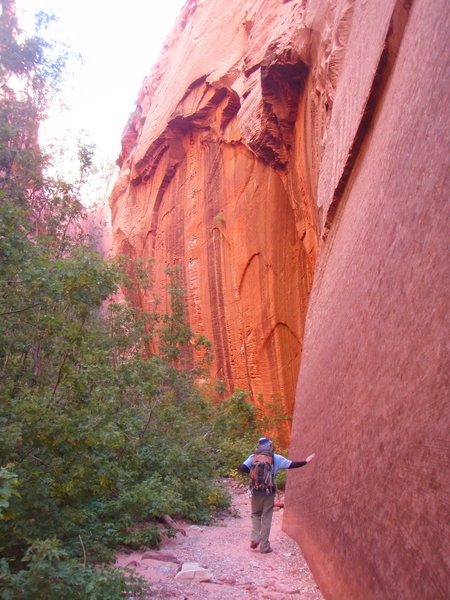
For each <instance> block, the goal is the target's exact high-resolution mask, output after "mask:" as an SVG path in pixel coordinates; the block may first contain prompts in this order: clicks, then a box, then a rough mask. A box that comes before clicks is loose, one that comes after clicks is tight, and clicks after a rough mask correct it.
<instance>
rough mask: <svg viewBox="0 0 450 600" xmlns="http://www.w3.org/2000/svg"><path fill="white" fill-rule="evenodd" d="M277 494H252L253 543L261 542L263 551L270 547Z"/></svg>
mask: <svg viewBox="0 0 450 600" xmlns="http://www.w3.org/2000/svg"><path fill="white" fill-rule="evenodd" d="M274 502H275V494H252V538H251V541H252V542H259V544H260V548H261V550H267V549H268V548H269V546H270V544H269V535H270V527H271V525H272V515H273V504H274Z"/></svg>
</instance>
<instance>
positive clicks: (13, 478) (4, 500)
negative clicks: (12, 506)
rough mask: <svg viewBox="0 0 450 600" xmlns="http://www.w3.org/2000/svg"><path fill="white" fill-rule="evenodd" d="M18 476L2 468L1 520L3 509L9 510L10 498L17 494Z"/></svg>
mask: <svg viewBox="0 0 450 600" xmlns="http://www.w3.org/2000/svg"><path fill="white" fill-rule="evenodd" d="M16 486H17V475H16V473H11V472H10V471H8V469H6V468H5V467H0V519H1V518H2V517H3V509H5V508H8V506H9V501H10V498H11V496H12V495H13V494H17V492H16V491H15V489H14V488H15V487H16Z"/></svg>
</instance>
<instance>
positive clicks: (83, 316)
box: [0, 0, 227, 599]
mask: <svg viewBox="0 0 450 600" xmlns="http://www.w3.org/2000/svg"><path fill="white" fill-rule="evenodd" d="M5 6H6V0H4V1H3V2H2V7H3V8H4V7H5ZM5 14H6V13H5ZM3 17H4V14H2V18H1V19H0V63H1V66H0V79H1V82H2V83H3V88H2V91H3V92H4V94H3V95H2V98H1V99H0V116H1V117H2V119H1V126H0V317H1V318H0V465H2V464H3V465H5V468H3V469H2V470H1V472H0V485H1V487H0V507H1V509H2V515H1V517H2V518H1V519H0V553H1V555H2V557H3V562H2V569H3V574H2V575H1V578H2V588H3V590H4V591H3V592H2V593H3V597H5V598H63V597H64V598H90V599H92V598H102V599H104V598H119V597H120V598H123V597H124V595H125V596H127V595H132V596H133V597H135V598H138V597H140V595H139V594H140V592H139V589H141V588H140V587H139V586H140V584H139V582H137V581H136V582H135V580H133V579H129V578H127V579H124V578H123V575H122V574H120V573H119V572H117V571H108V570H105V569H101V568H96V567H94V566H93V565H94V564H95V563H98V561H99V560H108V559H110V558H111V557H112V554H113V552H114V549H115V548H116V547H117V546H118V545H120V544H127V545H129V546H131V547H138V546H141V545H146V546H157V545H158V543H159V542H160V540H161V537H162V535H164V534H166V532H165V531H164V530H163V529H162V527H161V526H160V525H159V523H158V520H159V519H160V518H161V517H162V516H164V515H166V514H168V515H172V516H176V515H181V516H184V517H185V518H189V519H192V520H196V521H207V520H208V519H210V518H211V511H212V510H214V509H215V508H216V507H219V506H224V505H225V504H226V503H227V497H226V494H225V493H223V492H220V490H219V488H218V487H217V485H216V484H214V483H213V481H212V480H213V476H214V474H215V471H214V464H213V453H212V449H211V447H210V445H209V442H208V427H209V422H208V419H209V417H210V411H209V407H208V405H207V403H206V402H205V401H204V400H203V399H202V398H201V396H200V395H199V393H198V392H197V390H196V388H195V385H194V382H195V379H196V378H197V377H198V376H199V375H200V374H202V373H203V372H204V369H205V367H206V366H207V364H208V362H209V360H210V352H211V348H210V344H209V342H208V341H207V340H206V339H205V338H202V337H195V336H194V335H193V333H192V332H191V331H190V329H189V327H187V325H186V319H185V304H184V303H185V300H184V292H183V290H182V286H181V276H180V273H179V272H178V271H176V270H170V271H168V273H167V277H168V297H169V300H170V310H169V312H168V313H165V312H163V311H160V310H159V305H160V303H159V301H158V299H157V298H153V299H154V300H155V301H154V310H153V311H152V312H150V313H144V312H142V311H140V310H138V309H136V308H133V307H132V305H131V304H130V305H127V304H122V305H118V304H114V303H112V302H109V301H108V298H109V297H110V296H111V294H114V293H115V292H116V291H117V290H118V288H119V286H120V285H122V286H126V288H127V295H128V296H129V298H130V300H131V301H133V303H134V306H140V305H141V302H139V301H136V300H139V299H140V298H141V296H142V295H148V297H153V296H152V295H153V292H152V274H151V265H147V264H145V263H134V264H132V263H131V262H130V261H125V260H124V259H123V260H120V261H116V262H109V263H108V262H105V261H104V260H102V259H101V257H99V256H98V255H97V254H96V253H95V252H94V251H93V250H92V244H91V240H90V239H89V237H88V236H86V235H85V234H84V233H83V228H82V227H81V225H80V223H81V220H82V218H83V215H84V209H83V207H82V204H81V202H80V198H79V191H80V182H76V183H68V182H65V181H61V180H57V179H53V178H51V177H49V176H48V174H47V171H46V166H47V165H48V164H50V162H51V160H50V159H51V157H46V156H44V155H43V154H42V152H41V150H40V148H39V146H38V144H37V131H38V125H39V121H40V120H41V119H42V118H43V110H44V108H45V106H46V105H47V100H48V95H49V94H50V91H49V86H50V87H51V85H53V83H54V80H55V77H56V75H57V73H58V70H59V68H60V63H58V64H55V65H53V66H52V65H51V64H50V63H49V62H48V61H47V60H46V59H45V52H46V50H47V49H48V48H47V46H46V44H45V43H43V42H42V41H39V40H38V38H36V39H34V40H32V41H30V42H29V43H28V42H27V41H26V40H19V41H18V38H17V29H16V26H15V23H14V19H9V20H8V19H7V18H6V17H5V18H3ZM43 20H45V19H43ZM14 78H16V80H17V79H19V80H20V85H19V86H18V87H17V86H15V85H14V86H13V84H12V83H13V79H14ZM79 158H80V161H81V165H80V181H81V180H82V179H83V177H84V174H85V172H86V170H87V169H88V168H89V164H90V161H91V159H92V148H91V147H89V146H86V145H84V146H80V156H79ZM149 267H150V269H149ZM108 302H109V303H108ZM106 303H108V304H107V305H106ZM6 466H7V468H6ZM133 586H134V587H133Z"/></svg>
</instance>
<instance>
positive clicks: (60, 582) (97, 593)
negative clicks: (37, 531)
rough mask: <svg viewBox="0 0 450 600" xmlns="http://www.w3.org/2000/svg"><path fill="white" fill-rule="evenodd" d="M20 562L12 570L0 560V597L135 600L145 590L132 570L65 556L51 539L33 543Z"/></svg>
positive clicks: (41, 599)
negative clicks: (18, 565)
mask: <svg viewBox="0 0 450 600" xmlns="http://www.w3.org/2000/svg"><path fill="white" fill-rule="evenodd" d="M22 562H24V563H25V564H26V565H27V567H26V568H24V569H20V570H18V571H16V572H14V573H13V572H11V570H10V569H9V565H8V563H7V561H6V560H5V559H2V560H1V562H0V569H1V571H0V578H1V582H2V596H1V597H2V599H3V600H19V599H21V600H22V599H23V600H36V598H39V600H61V598H64V599H65V600H105V598H108V600H123V598H134V599H135V600H138V599H144V598H145V597H146V594H147V593H148V592H149V589H148V586H147V584H146V582H145V581H144V580H143V579H142V578H140V577H137V576H136V575H134V573H133V572H132V571H130V570H126V569H124V570H119V569H115V568H114V569H113V568H111V567H93V566H91V565H86V564H83V562H81V561H80V560H74V559H71V558H69V557H68V555H67V552H65V551H64V550H63V549H62V548H61V544H60V543H59V542H58V541H57V540H55V539H47V540H42V541H39V542H35V543H34V544H33V545H32V546H30V547H29V549H28V550H27V552H26V553H25V556H24V557H23V559H22Z"/></svg>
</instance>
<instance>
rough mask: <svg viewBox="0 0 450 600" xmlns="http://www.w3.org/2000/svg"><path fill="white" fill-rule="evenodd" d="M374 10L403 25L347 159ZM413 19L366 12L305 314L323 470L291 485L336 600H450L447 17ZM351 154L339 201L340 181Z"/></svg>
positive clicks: (332, 143) (339, 114)
mask: <svg viewBox="0 0 450 600" xmlns="http://www.w3.org/2000/svg"><path fill="white" fill-rule="evenodd" d="M370 4H372V7H371V8H372V10H373V17H375V13H378V14H379V15H380V17H382V18H383V19H390V21H391V22H390V26H389V29H388V37H387V39H386V41H385V43H384V44H383V45H380V46H379V48H380V49H382V50H383V53H384V56H382V57H381V58H382V61H381V63H380V65H379V68H378V72H377V78H376V79H375V80H374V89H373V91H372V98H371V99H369V111H370V114H368V115H367V117H370V121H368V122H366V123H363V129H362V130H361V129H360V132H361V137H360V138H359V139H358V138H357V139H356V143H357V151H356V153H354V154H353V155H346V154H347V147H348V144H346V145H345V146H344V144H343V142H344V141H346V140H347V136H348V132H349V130H350V129H352V130H353V131H357V130H358V128H360V127H361V125H360V123H361V121H360V120H359V119H360V113H359V112H358V111H355V110H354V109H355V104H354V102H355V100H356V99H357V98H358V94H359V91H360V88H359V86H360V82H361V79H360V76H361V77H362V76H363V75H364V74H365V73H364V71H363V70H362V68H361V67H362V65H364V67H365V65H366V62H365V58H366V57H367V56H368V55H369V54H370V53H372V52H373V51H374V50H375V49H376V45H375V44H374V43H373V40H372V38H371V35H370V31H368V30H367V29H366V27H365V26H366V25H367V27H369V26H370V24H371V25H372V28H373V29H372V32H373V31H376V30H377V29H378V27H375V26H374V21H373V20H371V21H370V23H369V20H368V19H367V21H366V20H365V19H364V18H363V15H364V12H365V11H368V10H370V9H369V5H370ZM401 7H402V5H401V4H400V3H395V2H375V3H363V2H361V3H360V4H356V5H355V14H354V19H357V20H356V21H355V22H356V23H358V27H352V31H351V34H350V36H349V40H348V47H347V54H346V59H345V62H346V65H348V72H345V71H343V72H342V74H341V78H340V80H339V81H338V85H337V89H336V96H335V102H334V107H333V113H332V116H331V120H330V126H329V130H328V131H329V135H328V139H327V147H326V149H325V152H324V156H323V160H322V163H321V168H320V175H319V188H318V189H319V192H318V201H319V202H321V203H322V205H323V206H327V205H328V204H329V203H330V201H332V198H333V193H334V194H335V195H336V193H337V192H338V194H337V198H338V200H337V205H336V209H335V216H334V220H333V222H332V224H331V229H330V232H329V235H328V238H327V242H326V245H325V247H324V248H323V251H322V253H321V256H320V258H319V260H318V263H317V269H316V274H315V278H314V285H313V291H312V294H311V298H310V305H309V308H308V315H307V321H306V330H305V337H304V350H303V356H302V364H301V369H300V376H299V382H298V388H297V398H296V408H295V415H294V426H293V431H292V446H291V454H292V456H302V455H304V453H306V452H308V453H309V452H310V451H313V450H315V451H316V452H317V460H316V462H315V463H311V465H308V469H302V470H301V471H303V472H302V473H300V472H299V473H295V474H294V473H290V474H289V475H290V477H289V478H288V487H287V496H286V507H287V508H286V511H285V514H284V527H285V529H286V530H287V531H288V532H289V533H290V534H291V535H293V536H295V537H296V538H297V539H298V540H299V541H300V543H301V545H302V547H303V549H304V552H305V556H306V559H307V560H308V562H309V564H310V566H311V568H312V570H313V572H314V573H315V575H316V578H317V580H318V581H319V582H320V584H321V588H322V590H323V593H324V596H325V597H326V598H331V599H334V598H336V599H346V600H347V599H349V600H353V599H355V600H399V599H402V600H419V599H420V600H438V599H442V600H444V599H445V598H449V597H450V578H449V573H450V570H449V562H448V561H449V556H450V555H449V552H448V551H449V546H448V541H449V539H450V536H449V519H448V516H449V514H448V491H449V488H448V458H449V452H448V451H449V445H448V441H449V435H448V434H449V428H448V423H449V419H448V398H449V393H448V372H449V361H448V339H449V329H448V308H449V291H450V277H449V265H448V258H449V255H450V254H449V222H450V220H449V216H450V215H449V212H450V211H449V185H448V175H449V158H448V103H449V95H450V89H449V78H448V73H449V60H448V59H449V44H448V31H449V6H448V3H446V2H445V1H437V2H433V3H429V2H426V1H424V0H415V1H414V3H412V7H411V8H410V9H409V11H408V12H402V10H401ZM386 9H389V10H386ZM399 9H400V10H399ZM383 11H385V15H382V12H383ZM389 13H391V16H389ZM356 48H358V49H359V52H357V53H356V54H355V55H353V52H354V49H356ZM353 57H354V58H355V61H353ZM362 58H364V60H362ZM352 62H354V64H353V65H352V64H351V63H352ZM349 63H350V64H349ZM446 128H447V129H446ZM349 158H350V160H351V164H350V168H349V170H348V172H347V173H345V177H346V181H345V187H343V188H342V187H341V189H339V184H338V185H337V186H336V182H337V181H338V177H336V176H335V171H337V169H338V168H339V166H340V165H342V164H344V163H345V161H348V160H349ZM344 171H345V170H344ZM333 190H334V192H333Z"/></svg>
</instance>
